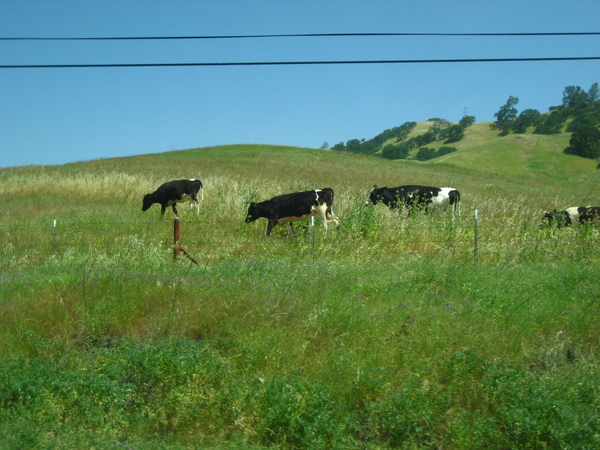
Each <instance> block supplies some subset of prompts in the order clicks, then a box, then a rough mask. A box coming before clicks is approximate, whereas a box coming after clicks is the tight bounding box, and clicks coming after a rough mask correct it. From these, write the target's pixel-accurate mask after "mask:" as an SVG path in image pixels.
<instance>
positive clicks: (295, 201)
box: [246, 188, 339, 236]
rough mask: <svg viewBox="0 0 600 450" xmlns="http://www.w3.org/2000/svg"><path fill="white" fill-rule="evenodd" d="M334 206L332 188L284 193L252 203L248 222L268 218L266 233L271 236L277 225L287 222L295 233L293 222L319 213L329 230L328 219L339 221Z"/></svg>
mask: <svg viewBox="0 0 600 450" xmlns="http://www.w3.org/2000/svg"><path fill="white" fill-rule="evenodd" d="M332 206H333V190H332V189H330V188H323V189H315V190H314V191H305V192H295V193H293V194H284V195H279V196H277V197H273V198H272V199H270V200H266V201H264V202H260V203H254V202H252V203H250V206H249V207H248V215H247V216H246V223H250V222H254V221H255V220H257V219H259V218H260V217H264V218H266V219H267V220H268V223H267V231H266V232H265V235H266V236H269V235H270V234H271V231H272V230H273V228H274V227H275V225H285V224H287V225H288V229H289V231H290V233H293V226H292V222H295V221H298V220H308V219H309V218H310V217H312V216H316V215H317V214H318V215H319V216H320V217H321V222H323V227H324V228H325V231H327V221H328V220H329V221H332V222H333V223H335V224H336V225H337V224H338V223H339V220H338V218H337V217H336V216H335V214H334V213H333V210H332Z"/></svg>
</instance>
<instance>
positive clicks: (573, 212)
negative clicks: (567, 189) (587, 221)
mask: <svg viewBox="0 0 600 450" xmlns="http://www.w3.org/2000/svg"><path fill="white" fill-rule="evenodd" d="M565 211H566V212H567V214H569V217H570V218H571V222H573V223H575V222H576V221H578V220H579V207H578V206H572V207H571V208H567V209H565Z"/></svg>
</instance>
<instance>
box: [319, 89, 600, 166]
mask: <svg viewBox="0 0 600 450" xmlns="http://www.w3.org/2000/svg"><path fill="white" fill-rule="evenodd" d="M518 103H519V98H518V97H514V96H510V97H509V98H508V100H507V102H506V103H505V104H504V105H502V106H501V107H500V109H499V110H498V112H497V113H496V114H494V117H496V121H495V122H494V123H493V124H492V125H491V126H492V127H493V128H495V129H497V130H500V135H507V134H509V133H515V134H524V133H526V132H532V133H534V134H556V133H562V132H564V131H566V132H570V133H572V134H571V139H570V141H569V147H568V148H566V149H565V153H568V154H573V155H578V156H582V157H585V158H600V130H599V127H600V89H599V88H598V83H594V84H593V85H592V86H591V88H590V89H589V90H588V91H585V90H584V89H582V88H581V87H579V86H567V87H566V88H565V89H564V91H563V98H562V104H561V105H559V106H552V107H550V108H549V113H546V114H542V113H540V112H539V111H538V110H536V109H525V110H523V111H521V113H519V111H518V110H517V108H516V105H517V104H518ZM429 121H430V122H432V124H431V126H430V127H429V129H428V130H427V131H426V132H425V133H423V134H420V135H418V136H414V137H411V138H408V136H409V134H410V133H411V131H412V130H413V129H414V128H415V126H416V125H417V123H416V122H406V123H404V124H402V125H400V126H398V127H395V128H391V129H388V130H385V131H383V132H382V133H380V134H378V135H377V136H375V137H374V138H372V139H369V140H365V139H360V140H359V139H350V140H349V141H347V142H346V143H344V142H340V143H339V144H336V145H334V146H333V147H332V150H335V151H340V152H348V153H358V154H364V155H372V156H378V157H381V158H386V159H414V160H418V161H427V160H429V159H433V158H438V157H440V156H442V155H445V154H448V153H451V152H453V151H456V148H454V147H451V146H446V145H444V146H442V147H440V148H439V149H438V150H435V149H433V148H430V147H427V145H429V144H431V143H433V142H437V141H443V143H444V144H451V143H454V142H459V141H460V140H462V139H463V137H464V131H465V129H466V128H468V127H469V126H471V125H473V124H474V123H475V117H474V116H469V115H465V116H464V117H463V118H462V119H460V121H459V122H458V123H451V122H448V121H447V120H444V119H440V118H433V119H429ZM324 145H325V146H326V147H327V146H328V145H326V144H324Z"/></svg>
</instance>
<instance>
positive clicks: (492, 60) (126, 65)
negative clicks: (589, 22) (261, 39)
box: [0, 56, 600, 69]
mask: <svg viewBox="0 0 600 450" xmlns="http://www.w3.org/2000/svg"><path fill="white" fill-rule="evenodd" d="M597 60H600V56H574V57H556V58H474V59H384V60H350V61H254V62H191V63H114V64H9V65H0V69H87V68H117V67H121V68H131V67H210V66H213V67H214V66H216V67H229V66H300V65H349V64H432V63H433V64H440V63H487V62H489V63H505V62H543V61H597Z"/></svg>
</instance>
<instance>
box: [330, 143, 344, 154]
mask: <svg viewBox="0 0 600 450" xmlns="http://www.w3.org/2000/svg"><path fill="white" fill-rule="evenodd" d="M331 150H335V151H336V152H345V151H346V144H344V143H343V142H340V143H339V144H335V145H334V146H333V147H332V148H331Z"/></svg>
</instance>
